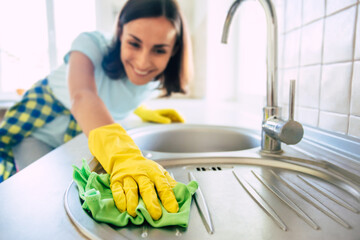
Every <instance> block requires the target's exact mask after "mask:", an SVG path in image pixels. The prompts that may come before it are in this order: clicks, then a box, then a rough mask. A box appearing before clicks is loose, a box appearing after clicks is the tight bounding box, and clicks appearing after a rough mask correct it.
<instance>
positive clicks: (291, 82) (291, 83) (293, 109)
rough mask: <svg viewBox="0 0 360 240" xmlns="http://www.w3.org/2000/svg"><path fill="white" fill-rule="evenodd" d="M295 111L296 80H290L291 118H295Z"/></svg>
mask: <svg viewBox="0 0 360 240" xmlns="http://www.w3.org/2000/svg"><path fill="white" fill-rule="evenodd" d="M294 113H295V80H294V79H292V80H290V91H289V120H294Z"/></svg>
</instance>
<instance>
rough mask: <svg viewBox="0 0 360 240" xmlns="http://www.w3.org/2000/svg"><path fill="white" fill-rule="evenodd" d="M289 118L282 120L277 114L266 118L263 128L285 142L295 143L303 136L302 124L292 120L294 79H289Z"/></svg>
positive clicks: (273, 136) (270, 134)
mask: <svg viewBox="0 0 360 240" xmlns="http://www.w3.org/2000/svg"><path fill="white" fill-rule="evenodd" d="M289 92H290V93H289V120H287V121H284V120H282V119H280V118H278V117H277V116H272V117H270V118H268V119H267V120H266V121H265V122H264V123H263V130H264V131H265V132H266V133H267V134H268V135H269V136H270V137H272V138H274V139H277V140H279V141H281V142H283V143H286V144H297V143H298V142H300V141H301V139H302V137H303V136H304V129H303V127H302V125H301V124H300V123H299V122H297V121H295V120H294V112H295V80H290V91H289Z"/></svg>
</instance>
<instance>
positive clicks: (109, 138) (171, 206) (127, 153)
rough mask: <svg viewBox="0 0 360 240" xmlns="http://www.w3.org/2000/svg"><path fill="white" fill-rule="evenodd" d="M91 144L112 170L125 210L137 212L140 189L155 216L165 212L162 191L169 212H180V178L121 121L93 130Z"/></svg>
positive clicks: (118, 203) (119, 205)
mask: <svg viewBox="0 0 360 240" xmlns="http://www.w3.org/2000/svg"><path fill="white" fill-rule="evenodd" d="M88 144H89V149H90V151H91V153H92V154H93V155H94V156H95V157H96V158H97V160H98V161H99V162H100V163H101V165H102V166H103V168H104V169H105V171H106V172H107V173H109V174H110V188H111V191H112V194H113V197H114V201H115V204H116V207H117V208H118V209H119V210H120V211H121V212H124V211H127V212H128V213H129V214H130V215H131V216H133V217H135V216H136V212H135V209H136V207H137V205H138V202H139V197H138V192H140V195H141V197H142V199H143V200H144V203H145V206H146V208H147V210H148V211H149V213H150V215H151V217H152V218H153V219H154V220H158V219H159V218H160V217H161V215H162V211H161V206H160V202H159V199H158V195H159V197H160V200H161V202H162V204H163V206H164V208H165V209H166V210H167V211H168V212H171V213H176V212H178V210H179V205H178V203H177V201H176V198H175V195H174V192H173V190H172V188H173V187H175V185H176V184H177V182H176V181H175V180H174V179H173V178H172V177H171V176H170V175H169V173H168V172H167V171H166V170H165V169H164V168H163V167H162V166H160V165H159V164H158V163H156V162H155V161H152V160H149V159H147V158H145V157H144V156H143V155H142V153H141V151H140V149H139V148H138V147H137V146H136V144H135V143H134V141H133V140H132V139H131V137H130V136H129V135H128V134H127V133H126V131H125V130H124V129H123V128H122V127H121V126H120V125H119V124H116V123H114V124H110V125H106V126H102V127H99V128H96V129H94V130H92V131H91V132H90V134H89V140H88ZM155 187H156V190H157V193H156V191H155Z"/></svg>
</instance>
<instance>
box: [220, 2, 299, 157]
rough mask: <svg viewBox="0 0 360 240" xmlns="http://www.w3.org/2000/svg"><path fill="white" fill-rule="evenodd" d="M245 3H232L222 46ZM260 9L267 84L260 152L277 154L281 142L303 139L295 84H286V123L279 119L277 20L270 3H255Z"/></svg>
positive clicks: (292, 82) (296, 141)
mask: <svg viewBox="0 0 360 240" xmlns="http://www.w3.org/2000/svg"><path fill="white" fill-rule="evenodd" d="M244 1H245V0H236V1H235V2H234V3H233V4H232V5H231V7H230V9H229V11H228V14H227V17H226V20H225V24H224V27H223V34H222V39H221V42H222V43H227V39H228V34H229V28H230V24H231V21H232V19H233V16H234V14H235V12H236V10H237V8H238V6H239V5H240V4H241V3H242V2H244ZM259 2H260V4H261V5H262V7H263V9H264V11H265V16H266V25H267V60H266V65H267V84H266V89H267V90H266V106H265V107H264V108H263V121H262V132H261V151H262V152H266V153H281V152H282V150H281V142H284V143H286V144H297V143H298V142H300V141H301V139H302V137H303V135H304V129H303V127H302V125H301V124H300V123H299V122H297V121H294V106H295V104H294V100H295V80H291V81H290V94H289V119H288V120H287V121H284V120H282V119H281V118H280V110H281V109H280V107H279V106H278V102H277V78H278V73H277V70H278V66H277V54H278V52H277V50H278V42H277V18H276V12H275V8H274V6H273V3H272V2H271V0H259Z"/></svg>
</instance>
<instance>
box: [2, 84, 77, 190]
mask: <svg viewBox="0 0 360 240" xmlns="http://www.w3.org/2000/svg"><path fill="white" fill-rule="evenodd" d="M61 114H65V115H70V123H69V126H68V128H67V130H66V132H65V136H64V142H67V141H69V140H70V139H72V138H73V137H75V136H76V135H78V134H79V133H81V129H80V127H79V125H78V124H77V123H76V120H75V118H74V117H73V116H72V115H71V113H70V111H69V110H68V109H67V108H66V107H64V106H63V105H62V104H61V103H60V102H59V100H57V99H56V98H55V97H54V95H53V94H52V91H51V89H50V87H49V85H48V80H47V79H44V80H41V81H38V82H37V83H35V84H34V85H33V86H32V87H31V88H30V89H29V90H28V91H27V92H26V93H25V94H24V96H23V98H22V99H21V101H20V102H18V103H16V104H15V105H14V106H12V107H11V108H10V109H9V110H8V111H7V112H6V113H5V116H4V119H3V120H2V122H1V123H0V183H1V182H2V181H4V180H6V179H7V178H8V177H10V176H11V175H13V174H14V173H15V172H16V167H15V161H14V156H13V153H12V147H13V146H15V145H16V144H18V143H19V142H20V141H21V140H23V139H24V138H25V137H27V136H29V135H30V134H31V133H32V132H33V131H34V130H36V129H37V128H40V127H42V126H43V125H45V124H46V123H48V122H51V121H52V120H53V119H55V117H56V116H59V115H61Z"/></svg>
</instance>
